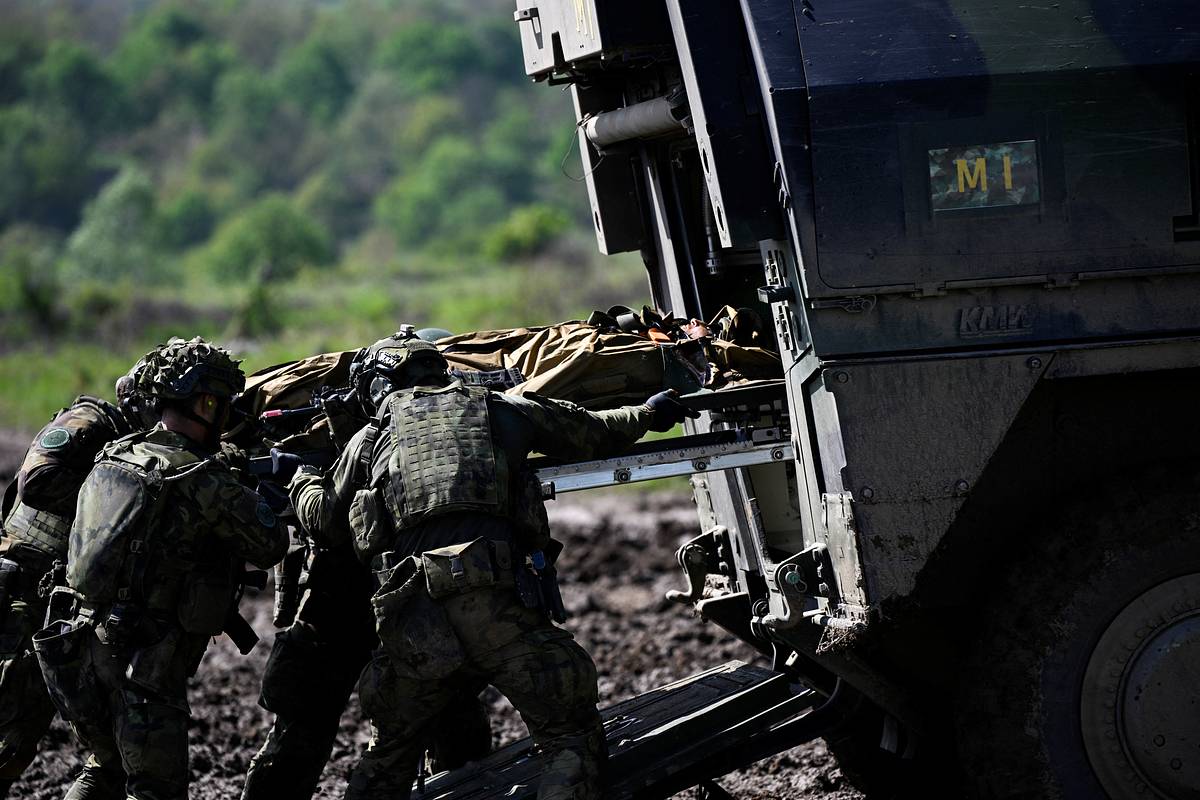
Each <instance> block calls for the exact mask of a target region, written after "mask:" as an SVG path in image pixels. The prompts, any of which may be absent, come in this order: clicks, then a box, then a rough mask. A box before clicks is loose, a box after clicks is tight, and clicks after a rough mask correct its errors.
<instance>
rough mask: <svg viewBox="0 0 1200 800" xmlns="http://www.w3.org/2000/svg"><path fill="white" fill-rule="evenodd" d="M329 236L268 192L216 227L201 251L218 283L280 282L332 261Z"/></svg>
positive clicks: (286, 203) (290, 203)
mask: <svg viewBox="0 0 1200 800" xmlns="http://www.w3.org/2000/svg"><path fill="white" fill-rule="evenodd" d="M333 255H334V253H333V245H332V243H331V242H330V240H329V234H328V233H327V232H326V231H325V229H324V228H322V227H321V226H320V225H319V224H318V223H317V222H315V221H314V220H313V219H312V218H311V217H308V216H307V215H305V214H304V213H302V212H301V211H299V210H298V209H297V208H296V207H295V206H294V205H293V204H292V202H291V201H290V200H288V199H287V198H286V197H284V196H282V195H268V196H266V197H265V198H263V199H262V200H259V201H258V202H256V203H255V204H254V205H252V206H250V207H249V208H247V209H246V210H245V211H243V212H242V213H240V214H238V215H236V216H235V217H233V218H232V219H230V220H229V221H228V222H226V223H225V224H223V225H222V226H221V227H220V228H218V229H217V232H216V234H215V235H214V236H213V240H212V243H211V244H210V245H209V246H208V248H207V249H206V251H205V252H204V253H203V254H202V255H201V258H202V261H203V263H204V264H205V265H206V266H207V268H208V270H209V271H210V272H211V273H212V274H213V275H215V276H216V277H218V278H219V279H221V280H224V281H245V280H258V281H260V282H262V283H270V282H272V281H279V280H286V279H287V278H290V277H292V276H293V275H295V274H296V272H298V271H299V270H300V268H301V267H305V266H324V265H327V264H329V263H330V262H331V261H332V260H333Z"/></svg>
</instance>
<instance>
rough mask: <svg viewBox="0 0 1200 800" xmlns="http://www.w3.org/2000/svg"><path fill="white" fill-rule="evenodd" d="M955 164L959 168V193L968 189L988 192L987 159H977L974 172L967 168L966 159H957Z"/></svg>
mask: <svg viewBox="0 0 1200 800" xmlns="http://www.w3.org/2000/svg"><path fill="white" fill-rule="evenodd" d="M954 163H955V165H957V166H958V191H960V192H965V191H966V190H967V189H978V190H979V191H981V192H986V191H987V159H983V158H977V159H975V169H974V170H969V169H968V168H967V160H966V159H965V158H956V159H954Z"/></svg>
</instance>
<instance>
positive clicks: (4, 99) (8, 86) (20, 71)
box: [0, 35, 43, 104]
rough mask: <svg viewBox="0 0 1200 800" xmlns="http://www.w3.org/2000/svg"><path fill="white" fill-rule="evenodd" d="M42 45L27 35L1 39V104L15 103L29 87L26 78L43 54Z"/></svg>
mask: <svg viewBox="0 0 1200 800" xmlns="http://www.w3.org/2000/svg"><path fill="white" fill-rule="evenodd" d="M42 49H43V48H42V45H41V43H40V42H37V41H35V40H34V39H32V38H31V37H29V36H27V35H16V36H12V37H11V38H10V37H9V36H5V37H4V38H3V39H0V104H8V103H15V102H16V101H18V100H21V99H23V98H24V97H25V95H26V92H27V91H28V89H29V81H28V80H27V79H26V76H27V75H28V73H29V71H30V70H32V69H33V68H34V67H36V66H37V64H38V62H39V61H40V60H41V56H42Z"/></svg>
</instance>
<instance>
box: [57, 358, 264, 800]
mask: <svg viewBox="0 0 1200 800" xmlns="http://www.w3.org/2000/svg"><path fill="white" fill-rule="evenodd" d="M143 362H144V364H145V367H144V369H143V370H142V371H141V372H140V373H139V375H138V378H137V383H138V385H139V387H141V388H140V390H139V391H140V393H141V396H142V397H144V398H146V402H147V403H148V404H149V407H151V408H153V409H157V410H162V412H163V416H164V420H167V421H169V423H170V424H171V425H172V426H175V427H177V428H179V430H181V431H183V430H186V431H188V432H189V433H190V434H191V437H195V438H191V437H189V436H185V435H184V434H183V433H182V432H177V431H176V430H172V429H171V428H169V427H168V426H167V425H165V424H160V425H158V426H156V427H154V428H153V429H152V430H149V431H146V432H143V433H135V434H133V435H131V436H127V437H125V438H123V439H118V440H117V441H116V442H113V443H112V444H111V445H109V446H108V447H106V448H105V449H104V451H103V454H102V456H101V457H100V458H99V459H98V460H97V462H96V465H95V466H94V467H93V469H92V471H91V473H90V474H89V475H88V477H87V479H86V480H85V481H84V482H83V486H82V487H80V490H79V499H78V502H77V505H76V512H77V513H76V516H75V521H74V523H73V524H72V526H71V533H70V537H69V541H68V548H67V586H66V587H63V588H61V589H57V590H56V591H55V594H54V596H52V598H51V601H50V614H49V615H48V616H52V617H54V619H52V620H51V621H49V622H48V623H47V626H46V627H45V628H44V629H42V630H40V631H38V632H37V634H35V635H34V637H33V646H34V650H35V652H36V653H37V656H38V662H39V665H40V666H41V668H42V674H43V675H44V676H45V678H46V685H47V689H49V691H50V695H51V697H52V698H53V700H54V703H55V705H56V706H57V708H58V710H59V712H60V713H61V714H62V715H63V718H64V719H66V720H67V721H69V722H71V723H72V725H73V727H74V729H75V732H76V734H77V735H78V736H79V739H80V740H81V741H82V743H83V744H84V746H85V747H86V748H87V749H88V750H90V751H91V752H90V755H89V756H88V758H87V761H86V763H85V765H84V769H83V771H82V773H81V774H80V775H79V777H78V778H76V780H75V784H74V785H73V786H72V787H71V790H70V791H69V792H68V794H67V800H95V799H96V798H102V799H107V798H114V799H115V798H131V799H134V800H182V798H186V797H187V788H188V777H189V776H188V754H187V722H188V704H187V695H186V689H187V679H188V677H189V676H191V675H192V674H194V673H195V671H196V668H197V667H198V666H199V664H200V659H201V658H202V657H203V655H204V651H205V650H206V649H207V647H208V640H209V639H210V638H211V637H213V636H216V635H218V634H219V633H221V632H222V631H224V630H232V629H231V628H230V627H229V625H230V624H231V622H232V621H233V620H232V616H231V615H235V614H236V603H237V598H238V596H239V595H238V592H239V584H240V582H241V578H242V575H241V572H242V570H243V564H244V562H246V561H249V562H250V563H252V564H254V565H256V566H259V567H263V568H267V567H270V566H271V565H273V564H274V563H275V562H276V561H278V560H279V559H280V558H282V557H283V554H284V551H285V549H286V548H287V535H286V531H285V529H284V528H283V526H281V525H280V524H279V521H278V520H277V519H276V517H275V514H274V512H273V511H272V510H271V507H270V506H269V505H268V504H267V502H266V501H265V500H264V499H263V498H262V497H261V496H260V495H259V494H257V493H256V492H254V491H251V490H250V489H248V488H246V487H245V486H243V485H242V484H241V483H239V481H238V479H237V477H236V473H235V472H234V471H233V470H232V469H231V468H230V466H229V461H228V457H227V456H223V455H221V454H220V453H219V444H220V431H221V429H222V427H223V425H224V423H225V421H226V420H227V418H228V410H229V402H230V399H231V398H232V396H233V395H234V394H236V393H238V392H240V391H241V390H242V388H243V387H244V386H245V375H244V374H243V373H242V371H241V370H240V369H239V368H238V366H237V363H238V362H236V361H234V360H233V359H232V357H230V355H229V354H228V353H227V352H226V351H224V350H222V349H220V348H218V347H215V346H214V345H212V344H210V343H208V342H206V341H204V340H203V339H200V338H195V339H192V340H191V341H187V342H185V341H183V340H182V339H172V340H171V341H169V342H167V344H165V345H162V346H160V347H159V348H157V349H156V350H155V351H153V352H151V353H150V354H148V355H147V356H146V358H145V359H143ZM168 411H169V412H170V417H169V418H168V417H167V412H168ZM64 597H65V598H70V599H72V603H71V608H70V609H63V608H61V607H60V602H61V600H62V598H64ZM61 614H66V615H67V616H63V617H60V616H59V615H61Z"/></svg>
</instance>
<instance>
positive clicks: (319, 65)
mask: <svg viewBox="0 0 1200 800" xmlns="http://www.w3.org/2000/svg"><path fill="white" fill-rule="evenodd" d="M279 88H280V91H281V92H282V93H283V96H284V97H285V98H286V99H287V100H289V101H290V102H292V103H295V104H296V105H298V106H299V107H300V109H301V111H302V112H303V113H304V114H305V115H306V116H308V117H309V118H311V119H314V120H317V121H318V122H320V123H322V124H328V123H329V122H331V121H332V120H333V119H334V118H336V117H337V115H338V114H340V113H341V111H342V108H343V107H345V105H346V102H347V101H348V100H349V98H350V96H351V95H352V94H353V93H354V82H353V81H352V80H351V78H350V73H349V71H348V70H347V68H346V65H345V64H343V63H342V58H341V54H340V53H339V52H338V51H337V49H336V48H335V47H334V46H333V45H332V44H330V43H329V42H327V41H325V40H324V39H323V38H321V37H313V38H309V39H308V40H306V41H305V42H304V43H303V44H302V45H300V46H299V47H295V48H293V49H291V50H289V51H288V52H287V53H286V54H285V55H284V58H283V61H282V63H281V64H280V66H279Z"/></svg>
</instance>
